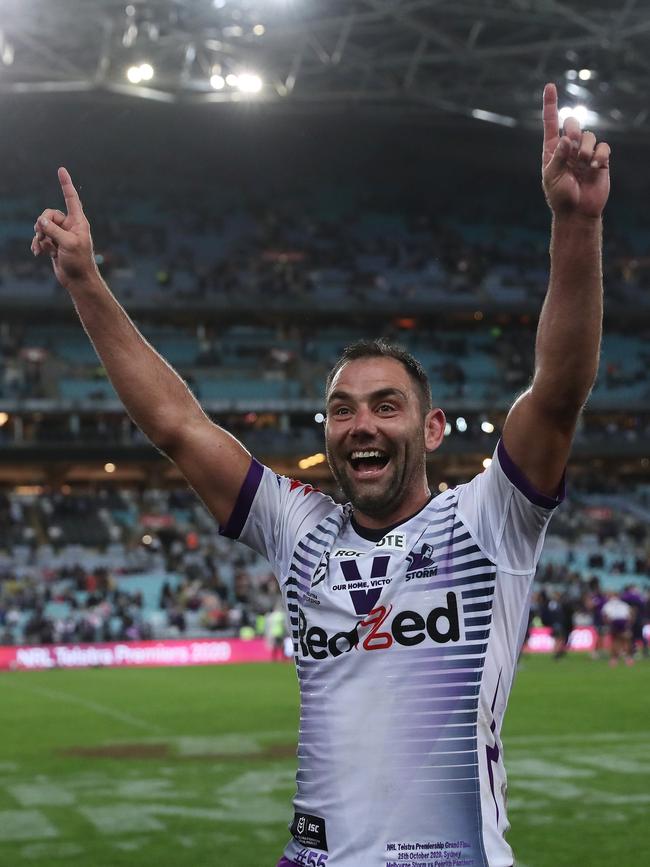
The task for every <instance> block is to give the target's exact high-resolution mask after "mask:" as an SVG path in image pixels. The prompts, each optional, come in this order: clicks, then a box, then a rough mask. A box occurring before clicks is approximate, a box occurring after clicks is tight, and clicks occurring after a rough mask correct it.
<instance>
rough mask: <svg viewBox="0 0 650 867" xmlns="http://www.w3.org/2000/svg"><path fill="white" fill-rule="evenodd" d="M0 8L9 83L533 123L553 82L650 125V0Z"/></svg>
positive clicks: (9, 2) (579, 99)
mask: <svg viewBox="0 0 650 867" xmlns="http://www.w3.org/2000/svg"><path fill="white" fill-rule="evenodd" d="M0 13H1V18H0V93H5V94H6V93H14V94H29V93H39V94H57V93H90V94H92V95H93V98H95V99H96V98H98V97H99V96H101V95H102V94H103V95H107V94H113V95H118V96H122V97H125V98H127V97H130V98H141V99H150V100H159V101H163V102H169V103H178V102H195V103H207V104H214V103H233V102H241V101H246V102H255V103H256V104H262V105H264V106H265V107H266V106H268V107H269V108H271V107H278V108H283V109H284V110H286V111H291V112H297V113H300V112H307V111H312V112H313V111H317V112H319V111H320V112H322V111H326V110H328V109H329V110H336V109H341V108H344V107H345V108H350V107H353V108H355V109H358V110H359V111H361V110H364V111H368V112H373V113H385V114H387V115H388V116H390V117H393V118H395V119H396V120H398V119H400V118H404V117H405V116H408V117H409V118H413V117H420V118H421V119H422V120H423V121H427V122H440V121H443V122H447V123H448V122H450V121H454V120H458V119H461V118H475V119H477V120H484V121H488V122H493V123H497V124H503V125H505V126H523V127H528V126H532V125H535V126H536V125H537V124H538V119H539V96H540V91H541V87H542V85H543V84H544V82H545V81H547V80H555V81H557V82H558V83H560V85H561V97H562V99H563V101H564V104H567V105H569V106H572V107H575V106H576V105H578V104H581V105H584V106H585V107H586V109H587V110H589V111H590V112H592V113H595V114H592V115H591V117H592V118H593V119H594V120H595V119H597V125H598V126H599V127H600V128H603V129H614V130H621V131H637V132H639V133H643V134H647V133H648V132H650V117H649V114H648V113H649V108H648V103H647V91H648V83H649V79H650V50H648V49H649V47H650V0H621V2H619V3H612V2H611V0H56V2H52V0H0ZM142 64H148V66H147V67H143V66H142ZM129 67H134V69H135V72H134V73H132V78H133V79H134V81H129V80H127V77H126V72H127V69H128V68H129ZM150 75H151V76H152V77H150V78H148V76H150ZM138 79H139V80H138ZM594 125H596V123H594Z"/></svg>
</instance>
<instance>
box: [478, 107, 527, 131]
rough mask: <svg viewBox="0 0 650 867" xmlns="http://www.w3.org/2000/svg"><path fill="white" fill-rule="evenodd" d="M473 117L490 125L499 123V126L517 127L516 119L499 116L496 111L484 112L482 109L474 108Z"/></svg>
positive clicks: (505, 115)
mask: <svg viewBox="0 0 650 867" xmlns="http://www.w3.org/2000/svg"><path fill="white" fill-rule="evenodd" d="M472 117H473V118H475V119H476V120H485V121H487V122H488V123H498V124H499V126H510V127H512V126H517V121H516V119H515V118H514V117H509V116H508V115H507V114H497V113H496V112H495V111H484V110H483V109H482V108H473V109H472Z"/></svg>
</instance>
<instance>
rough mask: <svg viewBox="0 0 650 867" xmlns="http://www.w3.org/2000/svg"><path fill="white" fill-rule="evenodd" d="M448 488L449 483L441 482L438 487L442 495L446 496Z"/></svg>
mask: <svg viewBox="0 0 650 867" xmlns="http://www.w3.org/2000/svg"><path fill="white" fill-rule="evenodd" d="M448 487H449V485H448V484H447V482H440V484H439V485H438V490H439V491H440V493H441V494H444V492H445V491H446V490H447V488H448Z"/></svg>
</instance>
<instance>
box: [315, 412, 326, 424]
mask: <svg viewBox="0 0 650 867" xmlns="http://www.w3.org/2000/svg"><path fill="white" fill-rule="evenodd" d="M314 421H315V422H316V424H322V423H323V422H324V421H325V416H324V415H323V413H322V412H317V413H316V415H315V416H314Z"/></svg>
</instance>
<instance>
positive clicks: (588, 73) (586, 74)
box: [578, 69, 593, 81]
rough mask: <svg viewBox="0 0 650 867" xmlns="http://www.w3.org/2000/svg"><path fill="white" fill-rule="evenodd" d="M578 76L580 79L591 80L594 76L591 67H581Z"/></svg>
mask: <svg viewBox="0 0 650 867" xmlns="http://www.w3.org/2000/svg"><path fill="white" fill-rule="evenodd" d="M578 78H579V79H580V81H589V79H590V78H593V72H592V70H591V69H581V70H580V72H579V73H578Z"/></svg>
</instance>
